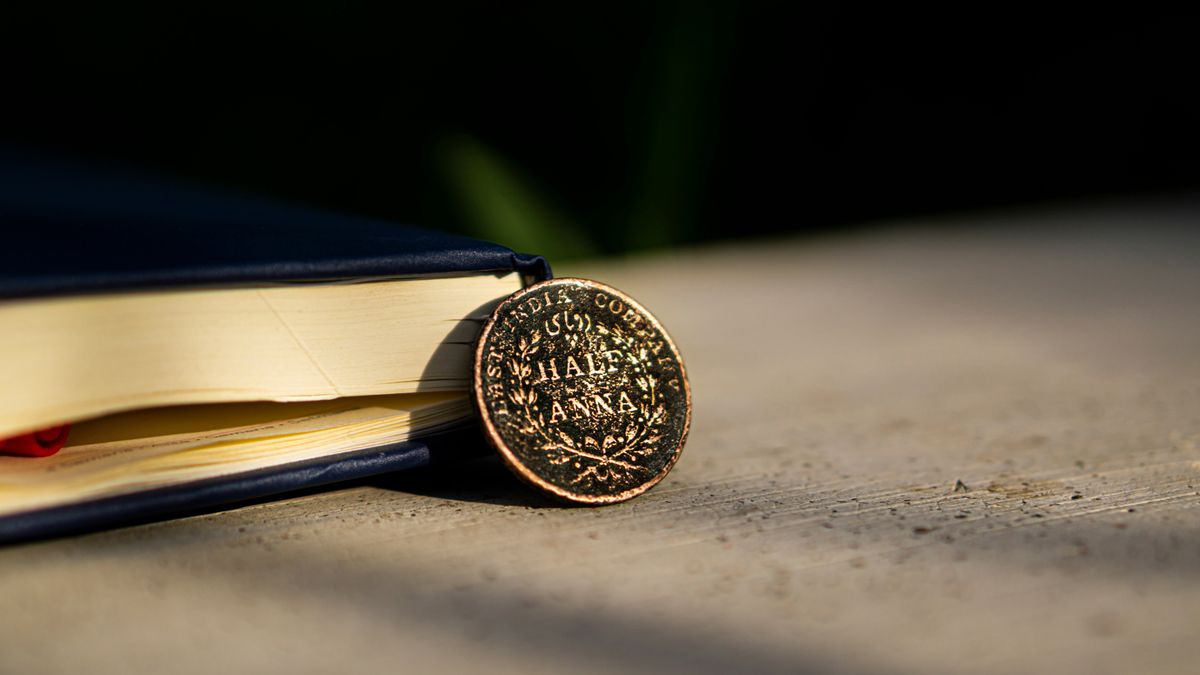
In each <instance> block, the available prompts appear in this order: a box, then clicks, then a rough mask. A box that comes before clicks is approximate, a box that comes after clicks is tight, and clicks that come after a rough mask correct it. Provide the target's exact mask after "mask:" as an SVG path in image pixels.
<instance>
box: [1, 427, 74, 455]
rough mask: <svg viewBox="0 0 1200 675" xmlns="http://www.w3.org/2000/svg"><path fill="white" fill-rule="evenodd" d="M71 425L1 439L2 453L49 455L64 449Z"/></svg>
mask: <svg viewBox="0 0 1200 675" xmlns="http://www.w3.org/2000/svg"><path fill="white" fill-rule="evenodd" d="M70 430H71V425H69V424H64V425H62V426H61V427H50V428H49V429H42V430H41V431H35V432H33V433H32V434H25V435H24V436H14V437H12V438H8V439H0V455H21V456H23V457H49V456H50V455H53V454H54V453H56V452H58V451H59V450H62V447H63V446H64V445H66V444H67V434H68V433H69V432H70Z"/></svg>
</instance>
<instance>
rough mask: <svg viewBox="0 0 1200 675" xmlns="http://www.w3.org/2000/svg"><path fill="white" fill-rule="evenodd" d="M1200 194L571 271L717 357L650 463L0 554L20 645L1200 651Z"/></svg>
mask: <svg viewBox="0 0 1200 675" xmlns="http://www.w3.org/2000/svg"><path fill="white" fill-rule="evenodd" d="M1197 213H1200V205H1198V204H1196V203H1190V202H1180V201H1177V202H1173V203H1171V204H1165V205H1164V204H1149V205H1147V204H1132V205H1129V204H1111V205H1107V206H1105V207H1103V208H1099V207H1097V208H1092V209H1080V208H1072V209H1062V210H1057V211H1039V212H1010V213H1005V214H1002V215H997V216H992V217H989V218H987V219H977V220H979V221H980V222H978V223H976V225H977V227H975V228H973V229H970V230H966V231H960V230H957V229H953V228H938V227H929V226H924V225H922V224H919V223H917V224H913V223H909V224H897V225H896V226H894V227H891V228H886V229H883V230H875V231H872V232H871V233H870V234H865V235H861V236H857V237H843V238H839V239H829V240H822V241H796V242H766V243H762V244H743V245H731V246H721V247H716V248H709V249H702V250H696V251H690V252H685V253H678V254H673V255H668V256H661V255H660V256H647V257H644V258H638V259H632V260H627V261H623V262H603V263H597V264H594V265H581V266H574V267H570V266H567V267H566V268H565V269H560V270H558V271H559V272H560V273H568V274H575V275H581V276H590V277H593V278H597V279H600V280H603V281H605V282H608V283H611V284H613V285H614V286H616V287H618V288H621V289H622V290H625V291H626V292H628V293H629V294H631V295H632V296H633V297H635V298H637V299H638V300H640V301H642V302H643V303H644V304H645V305H646V306H647V307H649V308H651V309H652V310H653V311H655V312H656V313H657V314H658V316H659V318H660V319H661V320H662V321H663V323H664V324H665V325H666V326H667V327H668V329H669V330H670V331H671V333H672V335H673V336H674V337H675V339H676V341H677V342H678V344H679V347H680V349H681V351H682V353H683V355H684V358H685V359H686V360H687V363H688V367H689V373H690V375H691V380H692V384H693V388H694V394H695V411H696V412H695V420H694V427H693V432H692V436H691V439H690V442H689V445H688V447H687V449H686V451H685V452H684V455H683V458H682V460H681V461H680V463H679V465H678V466H677V468H676V469H675V471H674V472H673V473H672V474H671V475H670V476H669V477H668V478H667V479H666V480H665V481H664V482H663V483H662V484H660V485H659V486H658V487H656V488H655V489H654V490H652V491H651V492H650V493H648V494H646V495H644V496H642V497H640V498H638V499H636V500H634V501H632V502H630V503H626V504H621V505H617V506H612V507H606V508H601V509H585V508H563V507H559V506H556V505H552V504H548V503H547V502H544V501H541V500H539V499H538V498H536V497H535V496H533V495H532V494H531V493H530V492H529V491H527V490H526V489H524V488H523V487H522V486H521V485H520V484H518V483H517V482H516V481H515V480H514V479H512V478H510V477H509V476H508V475H507V474H506V473H505V472H504V469H503V468H502V467H501V466H500V465H499V464H498V463H497V462H494V461H483V462H479V463H475V464H471V465H465V466H459V467H453V468H449V469H441V470H437V471H428V472H419V473H413V474H409V475H398V476H395V477H390V478H387V479H381V480H376V481H372V482H368V483H363V484H358V485H354V486H349V487H345V488H341V489H335V490H328V491H319V492H313V493H308V494H305V495H302V496H297V497H294V498H290V499H282V500H274V501H269V502H265V503H261V504H257V505H253V506H248V507H244V508H239V509H235V510H229V511H224V512H218V513H212V514H208V515H201V516H195V517H191V518H187V519H182V520H176V521H169V522H162V523H156V524H151V525H145V526H139V527H132V528H127V529H123V530H118V531H111V532H105V533H98V534H93V535H88V536H83V537H77V538H72V539H65V540H56V541H48V542H41V543H35V544H28V545H24V546H18V547H11V548H7V549H4V550H0V598H3V606H4V611H3V612H0V671H2V672H6V673H7V672H13V673H18V672H19V673H35V672H68V671H71V672H75V671H91V672H121V673H126V672H139V671H141V672H164V671H170V672H181V673H188V672H212V671H226V672H244V671H249V670H254V671H263V672H266V671H280V672H297V673H306V672H313V673H321V672H333V671H336V672H342V673H355V672H374V671H388V672H494V673H509V672H512V673H516V672H534V673H539V672H545V673H557V672H564V671H571V672H581V673H613V672H623V673H624V672H634V673H637V672H654V673H664V672H665V673H674V672H680V673H682V672H689V673H697V672H698V673H727V672H746V673H758V672H764V673H765V672H792V673H795V672H847V673H930V672H945V673H959V672H993V673H1007V672H1016V671H1020V670H1032V671H1036V672H1048V671H1055V672H1080V673H1083V672H1089V673H1095V672H1112V673H1128V672H1139V673H1150V672H1156V673H1191V672H1195V671H1196V668H1197V665H1196V664H1197V663H1200V311H1198V309H1200V264H1197V262H1198V258H1200V256H1198V254H1200V237H1198V236H1197V235H1196V234H1193V233H1192V232H1190V231H1189V228H1190V226H1191V223H1192V222H1193V221H1194V219H1195V214H1197Z"/></svg>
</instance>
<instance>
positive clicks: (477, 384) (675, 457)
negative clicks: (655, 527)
mask: <svg viewBox="0 0 1200 675" xmlns="http://www.w3.org/2000/svg"><path fill="white" fill-rule="evenodd" d="M564 283H566V284H570V285H575V286H587V287H591V288H592V289H595V290H600V291H603V292H605V293H609V294H611V295H614V296H616V297H618V298H619V299H621V300H622V301H623V302H625V303H628V304H629V305H630V306H631V307H633V308H634V309H636V310H638V311H639V312H641V313H642V315H643V316H644V317H645V318H646V320H647V322H648V323H649V324H650V325H652V326H654V327H655V328H657V329H658V331H659V332H660V333H661V334H662V335H663V338H664V339H665V340H666V343H667V347H669V348H670V350H671V354H672V355H673V356H674V357H675V361H676V362H677V363H678V364H679V372H680V375H681V376H682V379H683V395H684V403H685V405H686V415H685V417H684V420H683V434H682V435H681V436H680V437H679V443H678V445H677V446H676V448H675V451H674V453H672V455H671V459H670V461H669V462H667V465H666V466H664V467H663V468H662V470H661V471H659V472H658V473H657V474H656V475H655V476H653V477H652V478H650V479H649V480H648V481H646V482H645V483H643V484H641V485H638V486H636V487H633V488H630V489H628V490H625V491H623V492H618V493H617V494H613V495H600V496H594V495H582V494H577V493H574V492H571V491H569V490H567V489H564V488H562V487H559V486H557V485H555V484H553V483H551V482H549V481H547V480H545V479H543V478H542V477H541V476H538V475H537V474H536V473H534V472H533V471H532V470H530V469H529V467H527V466H525V465H524V464H522V463H521V461H520V460H519V459H518V458H517V456H516V455H515V453H513V452H512V450H510V449H509V447H508V445H507V444H506V443H505V442H504V439H502V438H501V437H500V433H499V431H498V430H497V429H496V425H495V424H493V423H492V419H491V415H490V414H489V413H488V409H487V404H486V402H485V401H484V399H483V388H484V387H483V372H484V371H483V352H484V347H485V345H486V344H487V341H488V337H489V336H490V335H491V333H492V328H493V327H494V326H495V325H496V318H497V317H498V316H499V315H500V311H501V310H502V309H503V308H505V307H507V306H508V305H510V304H512V303H515V302H518V301H520V300H521V298H523V297H525V296H526V295H530V294H533V293H537V292H538V291H540V290H541V289H542V288H545V287H546V286H553V285H556V284H564ZM472 375H473V377H472V389H473V392H472V393H473V394H474V395H473V396H472V400H473V401H474V402H475V408H476V410H477V412H478V413H479V416H480V418H482V420H483V429H484V435H485V436H486V437H487V439H488V442H489V443H491V445H492V447H493V448H495V449H496V451H497V452H498V453H500V457H501V458H502V459H503V460H504V464H505V465H506V466H508V468H509V469H510V470H511V471H512V472H513V473H515V474H516V475H517V477H518V478H520V479H521V480H523V481H525V482H526V483H529V484H530V485H532V486H533V487H535V488H537V489H540V490H542V491H544V492H547V493H549V494H550V495H552V496H554V497H558V498H560V499H565V500H567V501H569V502H573V503H576V504H593V505H597V504H615V503H617V502H623V501H626V500H629V499H632V498H634V497H636V496H638V495H640V494H642V493H643V492H645V491H647V490H649V489H650V488H652V487H654V486H655V485H657V484H658V482H659V481H661V480H662V479H663V478H665V477H666V475H667V474H668V473H670V472H671V469H672V468H674V466H675V463H676V462H677V461H679V456H680V455H681V454H683V446H684V445H685V444H686V443H687V437H688V432H689V431H691V426H692V388H691V385H690V384H689V383H688V377H687V367H686V366H685V365H684V362H683V357H682V356H680V354H679V348H678V347H676V346H675V341H674V340H672V339H671V334H670V333H668V332H667V329H666V328H663V325H662V324H661V323H659V322H658V319H657V318H656V317H655V316H654V315H653V314H651V313H650V312H649V311H647V310H646V308H645V307H643V306H642V304H641V303H640V302H638V301H637V300H634V299H633V298H631V297H629V296H628V295H626V294H625V293H622V292H621V291H619V290H617V289H615V288H613V287H612V286H609V285H607V284H602V283H600V282H598V281H592V280H591V279H581V278H579V277H558V278H555V279H547V280H545V281H539V282H538V283H536V284H533V285H532V286H526V287H525V288H522V289H521V290H519V291H517V292H516V293H513V294H512V295H510V296H508V297H507V298H505V299H504V300H502V301H500V304H498V305H496V308H495V309H493V310H492V313H491V315H490V316H489V317H488V318H487V321H486V322H485V323H484V325H483V329H482V330H481V331H480V332H479V339H478V341H477V342H476V345H475V369H474V372H473V374H472Z"/></svg>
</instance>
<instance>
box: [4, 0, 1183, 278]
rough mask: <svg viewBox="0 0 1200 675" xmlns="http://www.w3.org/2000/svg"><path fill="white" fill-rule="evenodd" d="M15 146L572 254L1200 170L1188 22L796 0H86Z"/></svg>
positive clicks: (10, 39)
mask: <svg viewBox="0 0 1200 675" xmlns="http://www.w3.org/2000/svg"><path fill="white" fill-rule="evenodd" d="M23 12H24V13H20V12H18V13H17V14H12V13H11V12H10V13H9V15H8V16H7V18H6V19H5V20H4V21H3V23H2V24H0V37H2V38H3V46H2V47H0V57H2V58H3V59H4V63H5V64H6V67H5V71H6V74H5V79H6V80H7V84H6V87H5V90H6V93H5V95H4V100H3V101H2V103H3V109H4V113H3V114H4V124H3V139H0V140H2V141H3V142H5V143H7V144H15V145H18V146H24V147H27V148H34V149H36V150H39V151H41V150H46V151H52V152H55V153H60V154H67V155H74V156H79V157H84V158H89V159H94V160H101V161H105V162H110V163H118V164H122V165H127V166H134V167H141V168H145V169H149V170H152V171H156V172H160V173H165V174H170V175H177V176H181V177H185V178H188V179H191V180H194V181H200V182H204V183H211V184H218V185H224V186H230V187H235V188H238V189H242V190H245V191H250V192H256V193H265V194H270V195H274V196H278V197H284V198H287V199H290V200H294V201H300V202H306V203H312V204H315V205H319V206H323V207H332V208H336V209H340V210H345V211H351V212H357V213H364V214H368V215H373V216H382V217H386V218H390V219H395V220H400V221H406V222H413V223H417V224H423V225H427V226H431V227H439V228H443V229H449V230H455V231H460V232H465V233H468V234H473V235H476V236H480V237H484V238H487V239H491V240H495V241H499V242H500V243H504V244H507V245H510V246H513V247H514V248H518V249H526V250H534V251H537V252H542V253H546V254H548V255H551V256H556V257H570V256H576V255H588V254H595V253H613V252H621V251H627V250H636V249H644V248H654V247H662V246H672V245H679V244H683V243H688V242H694V241H703V240H711V239H719V238H729V237H741V236H767V235H777V234H781V233H815V232H823V231H829V230H831V229H838V228H845V227H860V226H862V224H863V223H868V222H871V221H878V220H880V219H885V218H890V217H904V216H912V215H920V214H928V213H937V212H944V211H951V210H962V209H974V208H988V207H995V206H1001V205H1009V204H1024V203H1030V202H1037V201H1041V200H1051V199H1072V198H1086V197H1092V196H1097V195H1108V194H1125V193H1144V192H1162V191H1174V190H1187V189H1190V188H1194V187H1195V186H1196V185H1197V183H1198V181H1200V162H1198V161H1197V159H1198V157H1200V155H1198V154H1197V152H1198V151H1200V136H1198V134H1197V122H1198V120H1200V117H1198V113H1200V106H1198V105H1197V96H1196V94H1195V89H1196V79H1197V77H1196V66H1197V65H1198V60H1197V58H1196V57H1197V48H1196V44H1197V39H1196V34H1197V28H1198V26H1197V22H1195V21H1194V20H1193V19H1192V17H1190V16H1170V15H1157V14H1153V13H1151V12H1148V11H1144V12H1134V13H1131V12H1130V10H1128V9H1125V10H1123V11H1119V12H1118V11H1107V12H1105V11H1100V10H1095V9H1089V10H1088V11H1087V12H1079V13H1070V14H1067V13H1063V14H1052V13H1047V12H1045V11H1033V10H1029V11H1007V12H1002V11H999V10H996V11H994V12H991V13H985V12H982V11H979V10H973V11H971V12H958V13H954V12H950V13H947V12H945V11H939V12H932V11H931V12H926V13H918V12H913V11H911V10H908V11H892V12H887V13H880V12H878V11H871V12H868V11H866V10H864V9H854V8H849V7H847V8H837V7H825V8H823V9H811V8H807V7H804V8H797V7H796V6H794V5H793V4H792V3H786V4H785V3H752V4H746V3H707V4H702V3H690V2H658V3H643V2H636V3H635V2H608V3H603V4H598V5H595V6H591V7H584V6H579V5H570V4H565V3H525V4H522V5H520V6H516V5H512V4H508V3H503V4H501V3H496V4H491V3H487V4H485V3H476V2H438V3H428V4H425V5H416V6H404V5H402V4H400V3H393V4H390V5H385V6H373V5H364V4H359V3H346V2H338V3H329V2H322V3H304V2H266V3H256V4H253V5H243V4H229V5H222V4H212V3H206V4H203V5H200V6H196V7H191V8H183V7H176V6H170V3H130V2H121V3H115V4H106V3H96V4H94V5H89V6H74V7H65V8H64V7H57V6H56V7H54V8H45V9H40V10H33V11H30V10H24V11H23Z"/></svg>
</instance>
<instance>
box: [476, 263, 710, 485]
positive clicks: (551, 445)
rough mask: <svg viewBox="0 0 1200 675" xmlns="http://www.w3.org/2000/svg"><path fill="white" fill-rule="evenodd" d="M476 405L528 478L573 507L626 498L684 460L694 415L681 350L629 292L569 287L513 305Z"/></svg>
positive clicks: (564, 283) (490, 336)
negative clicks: (682, 451) (571, 502)
mask: <svg viewBox="0 0 1200 675" xmlns="http://www.w3.org/2000/svg"><path fill="white" fill-rule="evenodd" d="M478 357H479V363H478V364H477V368H478V370H477V374H476V376H477V379H478V380H479V381H478V385H477V390H476V394H477V401H478V403H479V404H480V405H481V408H482V409H483V412H484V416H485V426H487V427H488V428H489V431H490V433H491V434H492V436H493V442H495V443H496V444H497V446H498V447H499V448H500V450H501V454H502V455H503V456H505V458H506V460H508V461H509V464H510V466H512V467H513V468H514V469H515V470H516V471H517V473H518V475H521V476H522V477H523V478H525V479H527V480H530V481H531V482H534V483H535V484H538V485H539V486H540V487H544V488H547V489H549V490H550V491H551V492H553V493H554V494H557V495H559V496H562V497H566V498H568V499H572V500H575V501H584V502H607V501H619V500H621V499H627V498H629V497H631V496H634V495H635V494H638V493H640V492H642V491H644V490H645V489H647V488H649V487H650V486H651V485H653V484H654V483H656V482H657V481H658V480H659V479H661V477H662V476H663V475H665V473H666V471H667V470H669V469H670V468H671V465H672V464H674V462H675V459H676V458H677V457H678V454H679V451H680V449H681V448H682V443H683V440H684V437H685V435H686V433H687V426H688V422H689V418H690V413H689V409H688V408H689V405H690V400H689V392H688V390H687V382H686V376H685V374H684V372H683V366H682V363H681V362H680V359H679V356H678V353H677V352H676V350H675V348H674V345H672V344H671V342H670V339H669V338H668V337H667V335H666V333H665V332H664V331H663V330H662V328H661V326H659V325H658V324H657V322H656V321H654V320H653V317H651V316H650V315H649V314H647V313H646V312H645V310H643V309H641V307H640V306H637V305H636V303H633V302H632V300H630V299H629V298H627V297H624V296H622V295H621V294H620V293H619V292H617V291H615V290H613V289H609V288H607V287H603V286H600V285H598V284H595V283H594V282H586V281H583V280H572V279H566V280H563V279H560V280H555V281H552V282H545V283H544V284H541V285H538V286H534V287H531V288H530V289H527V290H526V291H525V292H522V293H518V294H517V295H515V296H513V298H510V299H509V300H507V301H506V302H505V303H504V304H503V305H502V306H501V307H500V308H498V309H497V311H496V314H495V315H494V318H493V320H492V322H491V323H490V324H489V326H488V327H487V328H485V331H484V336H483V337H482V338H481V343H480V345H479V352H478Z"/></svg>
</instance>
